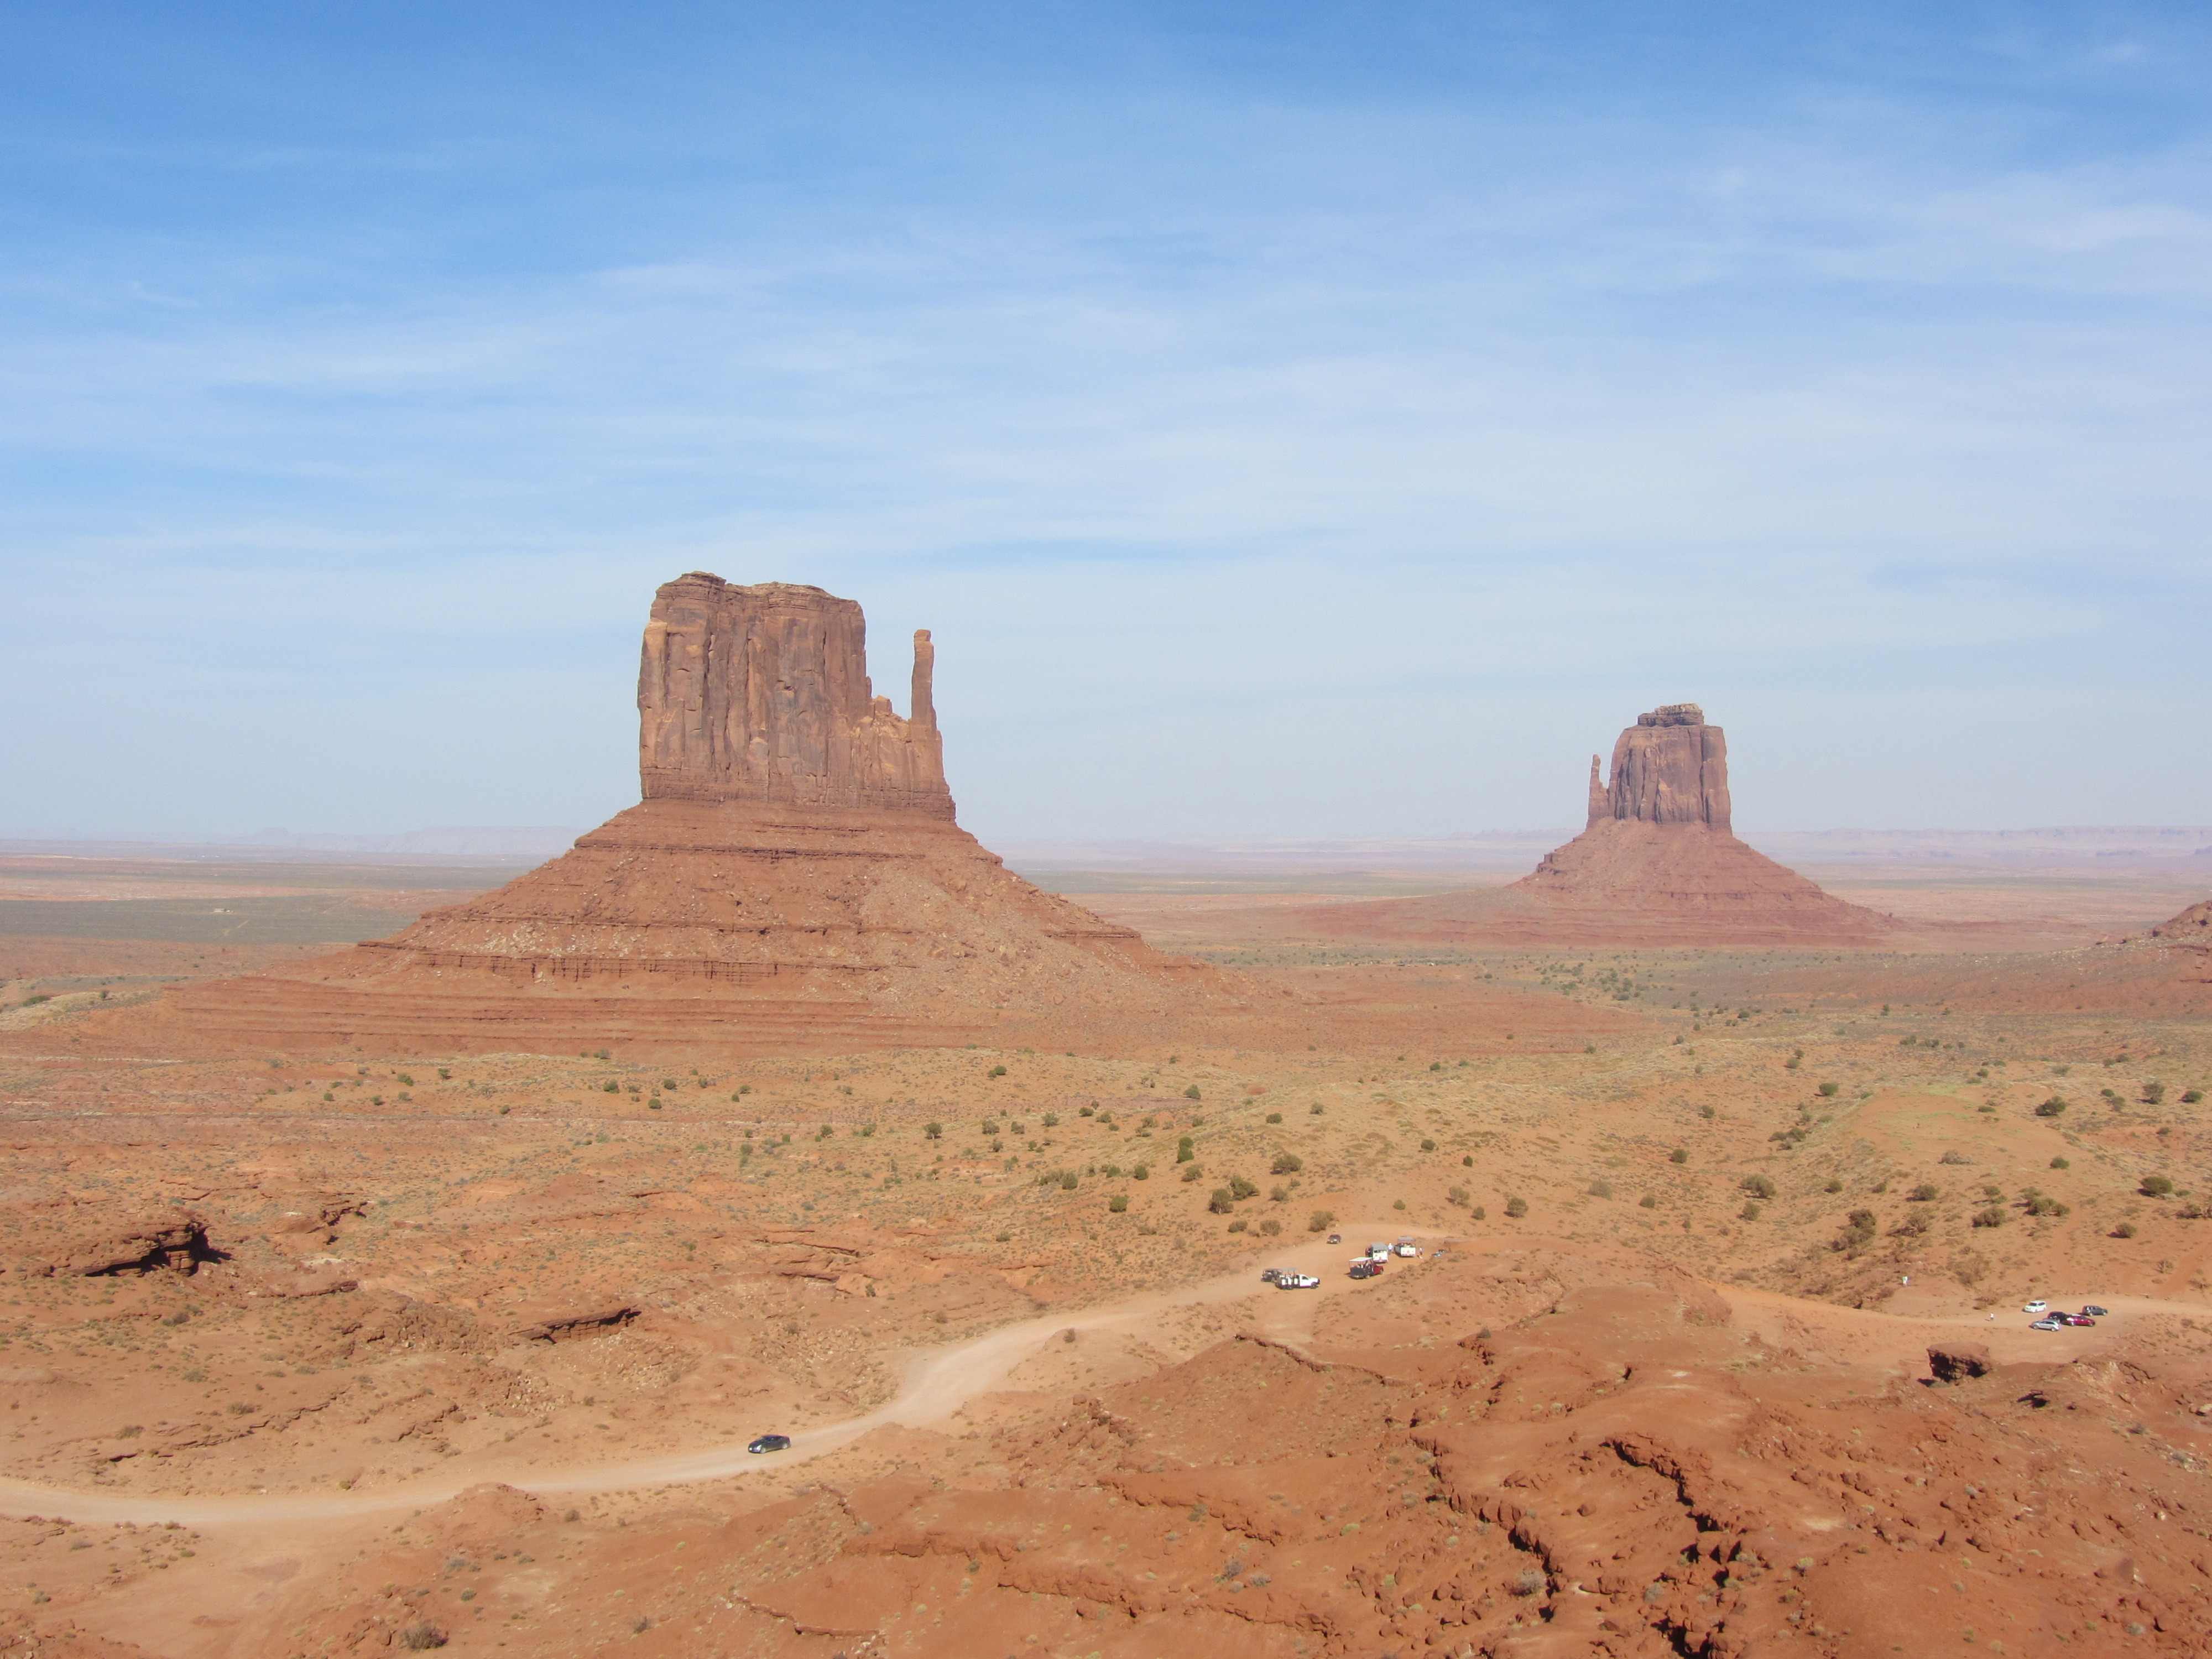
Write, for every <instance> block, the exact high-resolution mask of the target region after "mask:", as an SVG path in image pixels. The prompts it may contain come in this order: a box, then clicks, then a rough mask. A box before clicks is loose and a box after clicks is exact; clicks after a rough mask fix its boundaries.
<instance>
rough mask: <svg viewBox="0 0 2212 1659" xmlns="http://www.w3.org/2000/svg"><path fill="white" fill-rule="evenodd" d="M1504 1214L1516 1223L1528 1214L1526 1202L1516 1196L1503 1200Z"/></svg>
mask: <svg viewBox="0 0 2212 1659" xmlns="http://www.w3.org/2000/svg"><path fill="white" fill-rule="evenodd" d="M1505 1213H1506V1214H1508V1215H1510V1216H1511V1217H1512V1218H1514V1219H1515V1220H1516V1221H1518V1220H1519V1219H1520V1218H1522V1216H1524V1215H1526V1214H1528V1200H1527V1199H1525V1198H1522V1197H1521V1196H1519V1195H1518V1194H1516V1195H1515V1196H1514V1197H1511V1198H1509V1199H1507V1200H1505Z"/></svg>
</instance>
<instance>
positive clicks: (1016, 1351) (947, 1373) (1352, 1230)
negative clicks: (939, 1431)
mask: <svg viewBox="0 0 2212 1659" xmlns="http://www.w3.org/2000/svg"><path fill="white" fill-rule="evenodd" d="M1399 1236H1401V1230H1400V1229H1398V1228H1396V1227H1389V1226H1387V1225H1386V1224H1366V1223H1355V1224H1353V1225H1351V1226H1348V1227H1347V1228H1346V1230H1345V1234H1344V1237H1345V1238H1346V1241H1347V1242H1346V1243H1344V1244H1340V1245H1330V1244H1319V1243H1316V1244H1305V1245H1300V1246H1297V1247H1296V1248H1293V1249H1286V1250H1283V1251H1280V1252H1279V1253H1277V1255H1274V1256H1273V1257H1271V1258H1270V1260H1271V1261H1273V1262H1275V1263H1276V1264H1278V1265H1280V1266H1283V1267H1295V1268H1298V1269H1301V1270H1303V1271H1304V1272H1306V1273H1313V1274H1316V1275H1317V1276H1318V1277H1320V1278H1321V1279H1322V1287H1321V1289H1320V1290H1319V1291H1287V1292H1285V1291H1273V1290H1270V1289H1268V1288H1267V1287H1266V1286H1265V1285H1261V1284H1260V1283H1258V1282H1257V1278H1256V1274H1257V1269H1256V1268H1247V1269H1242V1270H1239V1271H1238V1272H1237V1273H1233V1274H1230V1275H1227V1276H1225V1277H1223V1278H1220V1279H1212V1280H1209V1281H1207V1282H1206V1283H1204V1284H1201V1285H1187V1286H1184V1287H1183V1288H1182V1289H1180V1290H1176V1291H1158V1292H1153V1293H1150V1294H1147V1295H1144V1296H1138V1297H1130V1298H1128V1299H1127V1300H1126V1301H1121V1302H1116V1303H1112V1304H1108V1305H1106V1306H1104V1307H1099V1308H1093V1309H1091V1310H1087V1311H1085V1312H1081V1313H1074V1314H1050V1315H1046V1316H1042V1317H1040V1318H1036V1319H1030V1320H1025V1321H1024V1322H1021V1323H1019V1324H1016V1325H1008V1326H1005V1327H1002V1328H1000V1329H998V1330H995V1331H991V1332H987V1333H986V1334H984V1335H982V1336H980V1337H977V1338H976V1339H975V1340H974V1341H972V1342H969V1343H964V1344H963V1345H962V1346H959V1347H957V1348H951V1349H946V1350H945V1351H943V1352H935V1353H928V1354H924V1355H921V1356H920V1357H918V1358H915V1359H913V1360H912V1361H911V1362H910V1363H909V1364H908V1366H907V1369H906V1376H905V1380H904V1382H903V1383H902V1385H901V1387H900V1389H899V1391H898V1393H897V1394H896V1395H894V1396H893V1397H892V1399H891V1400H890V1401H889V1402H888V1403H887V1404H884V1405H883V1406H879V1407H877V1408H876V1409H875V1410H874V1411H872V1412H868V1413H865V1414H864V1415H862V1416H860V1417H855V1418H851V1419H847V1420H846V1421H845V1422H842V1423H837V1424H832V1425H828V1426H826V1427H823V1428H819V1429H811V1430H805V1431H800V1432H798V1433H795V1434H793V1436H792V1445H791V1449H790V1450H789V1451H787V1452H783V1453H780V1454H776V1455H772V1456H770V1457H765V1458H764V1457H760V1456H755V1455H751V1454H749V1453H747V1452H746V1451H745V1450H744V1448H743V1447H742V1446H732V1445H731V1444H729V1443H720V1444H718V1445H715V1446H713V1447H709V1448H708V1449H703V1450H700V1451H696V1452H681V1453H677V1454H674V1455H663V1456H658V1457H647V1458H637V1459H633V1460H630V1461H628V1462H607V1463H597V1464H581V1465H574V1466H571V1467H569V1468H555V1469H550V1470H549V1469H520V1468H511V1467H506V1466H502V1465H501V1464H498V1463H496V1462H492V1463H480V1464H477V1465H476V1466H475V1467H473V1468H471V1470H470V1471H469V1473H468V1474H466V1475H464V1476H456V1477H452V1478H448V1479H446V1480H435V1481H411V1482H408V1483H406V1484H404V1485H400V1486H388V1487H383V1488H380V1489H379V1490H377V1491H374V1492H283V1493H262V1492H240V1493H234V1494H228V1495H225V1496H222V1497H172V1498H165V1497H137V1496H125V1495H123V1494H121V1493H107V1492H82V1491H71V1490H70V1489H67V1488H64V1487H58V1486H39V1485H36V1484H34V1483H33V1482H31V1481H27V1480H0V1515H8V1516H25V1515H42V1516H50V1517H56V1518H64V1517H65V1518H67V1519H69V1520H71V1521H76V1522H109V1523H112V1522H133V1523H136V1524H138V1525H142V1526H143V1525H149V1524H160V1523H161V1522H168V1521H174V1522H179V1523H181V1524H183V1525H185V1526H191V1527H201V1528H208V1527H223V1526H264V1525H267V1524H269V1523H270V1522H305V1521H324V1520H337V1519H343V1518H347V1517H362V1516H374V1515H378V1514H383V1513H388V1512H390V1511H392V1510H421V1509H424V1508H427V1507H428V1506H429V1505H430V1504H440V1503H443V1502H445V1501H446V1500H447V1499H448V1498H453V1496H455V1495H456V1494H457V1493H459V1492H462V1491H465V1489H467V1488H468V1487H471V1486H480V1485H482V1484H483V1483H484V1482H486V1481H501V1482H504V1483H505V1484H507V1485H508V1486H515V1487H518V1488H520V1489H521V1490H523V1491H525V1492H532V1493H534V1494H536V1495H538V1496H539V1497H550V1496H553V1495H556V1494H562V1493H585V1492H622V1491H628V1490H633V1489H635V1488H639V1487H649V1486H683V1485H686V1484H689V1483H691V1482H695V1481H701V1480H721V1479H723V1478H725V1477H726V1476H729V1475H733V1474H744V1473H747V1472H750V1471H756V1470H759V1469H761V1468H766V1467H773V1468H790V1467H791V1466H792V1465H793V1464H794V1463H801V1462H808V1461H810V1460H811V1459H813V1458H817V1457H821V1456H823V1455H826V1454H828V1453H829V1452H833V1451H836V1450H837V1449H839V1448H841V1447H842V1446H846V1445H849V1444H850V1443H852V1442H854V1441H855V1440H857V1439H859V1438H860V1437H861V1436H863V1435H865V1434H867V1433H868V1432H869V1431H872V1430H874V1429H878V1428H881V1427H883V1426H884V1425H888V1424H894V1423H896V1424H903V1425H907V1426H908V1427H921V1426H925V1425H928V1424H932V1423H937V1422H941V1421H943V1420H944V1419H946V1418H948V1417H950V1416H951V1415H952V1413H955V1412H957V1410H959V1409H960V1408H961V1407H963V1406H964V1405H966V1404H967V1403H968V1402H969V1401H971V1400H974V1399H975V1398H976V1397H977V1396H978V1395H984V1394H987V1393H989V1392H990V1391H991V1390H992V1389H994V1388H996V1387H998V1386H999V1385H1000V1383H1002V1382H1003V1381H1004V1380H1005V1378H1006V1376H1007V1375H1008V1373H1010V1372H1011V1371H1012V1370H1014V1368H1015V1367H1016V1366H1018V1365H1019V1364H1021V1363H1022V1362H1023V1361H1024V1360H1025V1359H1028V1358H1030V1357H1032V1356H1033V1355H1035V1354H1036V1353H1037V1352H1039V1351H1040V1350H1042V1348H1043V1346H1044V1345H1045V1344H1046V1343H1047V1342H1049V1341H1052V1340H1055V1339H1056V1338H1059V1337H1060V1335H1061V1334H1062V1333H1064V1332H1066V1331H1069V1330H1076V1331H1097V1332H1112V1331H1123V1330H1126V1331H1132V1332H1136V1331H1142V1330H1144V1329H1145V1328H1147V1327H1149V1326H1151V1325H1152V1323H1153V1322H1156V1321H1157V1320H1158V1317H1159V1316H1161V1315H1162V1314H1164V1313H1166V1312H1169V1311H1170V1310H1174V1309H1176V1308H1187V1307H1194V1306H1200V1305H1204V1304H1221V1303H1228V1302H1237V1301H1243V1300H1247V1299H1254V1300H1255V1304H1256V1305H1255V1309H1254V1317H1253V1320H1252V1322H1251V1325H1250V1327H1249V1328H1252V1329H1255V1330H1257V1331H1260V1332H1261V1333H1263V1334H1267V1335H1270V1336H1275V1337H1280V1338H1285V1339H1288V1340H1300V1339H1303V1338H1304V1337H1306V1336H1308V1335H1310V1334H1311V1331H1312V1328H1313V1323H1314V1316H1315V1314H1316V1312H1317V1311H1318V1310H1319V1308H1320V1306H1321V1304H1322V1301H1323V1300H1324V1299H1326V1298H1327V1297H1332V1296H1342V1295H1358V1294H1360V1293H1361V1292H1362V1291H1363V1290H1364V1286H1363V1285H1360V1284H1358V1283H1357V1282H1356V1281H1352V1280H1349V1279H1346V1278H1345V1276H1344V1270H1343V1269H1344V1261H1345V1259H1346V1257H1348V1256H1349V1255H1352V1253H1353V1252H1354V1250H1355V1249H1356V1248H1357V1247H1356V1245H1355V1244H1354V1243H1352V1242H1351V1241H1353V1240H1358V1241H1363V1242H1364V1240H1367V1239H1370V1238H1384V1237H1399ZM1425 1237H1427V1236H1425ZM1539 1242H1541V1241H1536V1240H1532V1239H1528V1238H1513V1239H1473V1240H1466V1241H1462V1242H1459V1243H1455V1244H1454V1245H1453V1246H1452V1248H1453V1249H1454V1250H1455V1251H1461V1252H1465V1253H1466V1254H1468V1255H1478V1256H1479V1255H1486V1254H1488V1253H1489V1252H1490V1251H1492V1250H1493V1249H1498V1248H1501V1247H1502V1248H1508V1249H1516V1250H1519V1249H1527V1248H1528V1246H1529V1245H1531V1244H1532V1243H1539ZM1406 1265H1407V1266H1411V1265H1413V1264H1410V1263H1409V1264H1406ZM1714 1288H1715V1289H1716V1290H1717V1291H1718V1292H1719V1294H1720V1295H1721V1296H1722V1297H1724V1298H1725V1299H1726V1300H1727V1301H1728V1302H1729V1305H1730V1306H1731V1308H1732V1309H1733V1310H1735V1316H1736V1320H1737V1322H1738V1323H1740V1324H1741V1325H1744V1326H1745V1327H1747V1328H1752V1329H1756V1330H1758V1331H1759V1333H1760V1334H1762V1335H1763V1336H1765V1338H1766V1340H1769V1341H1771V1342H1773V1343H1776V1344H1778V1345H1780V1346H1788V1347H1793V1348H1796V1349H1799V1350H1800V1351H1805V1352H1823V1357H1826V1358H1834V1359H1837V1360H1838V1361H1839V1362H1840V1363H1846V1364H1862V1365H1869V1366H1875V1367H1883V1368H1889V1369H1899V1368H1910V1369H1912V1370H1918V1369H1920V1367H1921V1366H1922V1364H1923V1357H1924V1352H1925V1349H1926V1346H1927V1345H1928V1343H1929V1341H1930V1340H1935V1339H1937V1338H1939V1337H1942V1336H1945V1335H1951V1336H1956V1337H1961V1338H1966V1337H1971V1338H1972V1340H1978V1341H1982V1342H1985V1343H1987V1344H1988V1345H1989V1346H1990V1348H1991V1350H1992V1352H1994V1353H1995V1355H1996V1358H1998V1359H2000V1360H2002V1361H2013V1360H2024V1359H2030V1358H2041V1359H2049V1360H2065V1359H2072V1358H2078V1357H2079V1356H2080V1355H2081V1354H2082V1353H2084V1352H2087V1351H2088V1350H2089V1349H2090V1348H2091V1347H2092V1346H2095V1344H2096V1342H2097V1341H2098V1340H2099V1339H2098V1333H2096V1332H2094V1331H2063V1332H2050V1333H2044V1332H2038V1331H2031V1330H2027V1329H2026V1328H2025V1327H2026V1325H2027V1317H2026V1316H2024V1315H2021V1314H2018V1313H2015V1312H2011V1311H2007V1312H2005V1313H2002V1314H2001V1315H2000V1316H1998V1318H1997V1320H1996V1322H1994V1323H1992V1322H1990V1321H1989V1320H1988V1319H1987V1317H1986V1316H1985V1315H1983V1314H1951V1315H1934V1316H1922V1317H1899V1316H1895V1315H1891V1314H1884V1313H1875V1312H1868V1311H1864V1310H1859V1309H1855V1308H1838V1307H1832V1306H1831V1305H1829V1304H1826V1303H1820V1302H1807V1301H1801V1300H1798V1299H1796V1298H1794V1297H1784V1296H1778V1295H1774V1294H1772V1293H1771V1292H1766V1291H1745V1290H1741V1289H1738V1288H1735V1287H1731V1286H1722V1285H1716V1286H1715V1287H1714ZM2097 1299H2098V1300H2100V1301H2101V1302H2102V1303H2103V1304H2105V1305H2106V1306H2108V1307H2110V1308H2111V1309H2112V1311H2113V1314H2114V1316H2116V1318H2117V1319H2118V1320H2121V1321H2124V1319H2125V1318H2126V1317H2127V1316H2130V1315H2143V1314H2156V1313H2166V1314H2181V1315H2195V1316H2203V1315H2204V1314H2206V1313H2207V1312H2212V1310H2208V1309H2207V1308H2205V1307H2203V1306H2199V1305H2197V1304H2193V1303H2180V1302H2160V1301H2154V1300H2150V1299H2148V1298H2145V1297H2099V1298H2097ZM2052 1301H2053V1302H2054V1304H2056V1305H2058V1306H2061V1307H2074V1306H2079V1305H2080V1304H2081V1297H2069V1298H2061V1297H2057V1296H2055V1295H2054V1296H2053V1297H2052ZM2106 1323H2111V1322H2109V1321H2108V1322H2106Z"/></svg>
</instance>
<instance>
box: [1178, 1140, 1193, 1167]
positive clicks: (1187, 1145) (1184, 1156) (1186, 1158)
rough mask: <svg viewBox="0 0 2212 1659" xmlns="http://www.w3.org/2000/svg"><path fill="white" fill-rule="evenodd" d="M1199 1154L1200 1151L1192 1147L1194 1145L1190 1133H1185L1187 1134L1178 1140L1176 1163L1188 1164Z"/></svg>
mask: <svg viewBox="0 0 2212 1659" xmlns="http://www.w3.org/2000/svg"><path fill="white" fill-rule="evenodd" d="M1197 1156H1198V1153H1197V1152H1196V1151H1194V1149H1193V1147H1192V1146H1191V1139H1190V1137H1189V1136H1188V1135H1185V1136H1184V1137H1183V1138H1182V1139H1181V1140H1178V1141H1177V1142H1176V1163H1178V1164H1188V1163H1189V1162H1190V1161H1191V1159H1193V1158H1196V1157H1197Z"/></svg>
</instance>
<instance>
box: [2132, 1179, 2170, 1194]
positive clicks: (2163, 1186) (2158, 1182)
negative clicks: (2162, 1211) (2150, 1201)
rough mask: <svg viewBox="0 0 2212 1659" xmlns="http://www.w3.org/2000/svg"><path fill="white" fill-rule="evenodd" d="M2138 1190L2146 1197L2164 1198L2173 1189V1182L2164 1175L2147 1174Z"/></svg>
mask: <svg viewBox="0 0 2212 1659" xmlns="http://www.w3.org/2000/svg"><path fill="white" fill-rule="evenodd" d="M2172 1190H2173V1183H2172V1182H2171V1181H2169V1180H2167V1179H2166V1177H2165V1176H2144V1177H2143V1178H2142V1186H2140V1187H2138V1188H2136V1191H2137V1192H2139V1193H2141V1194H2142V1195H2143V1196H2144V1197H2145V1198H2164V1197H2165V1196H2166V1194H2168V1193H2170V1192H2172Z"/></svg>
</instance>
